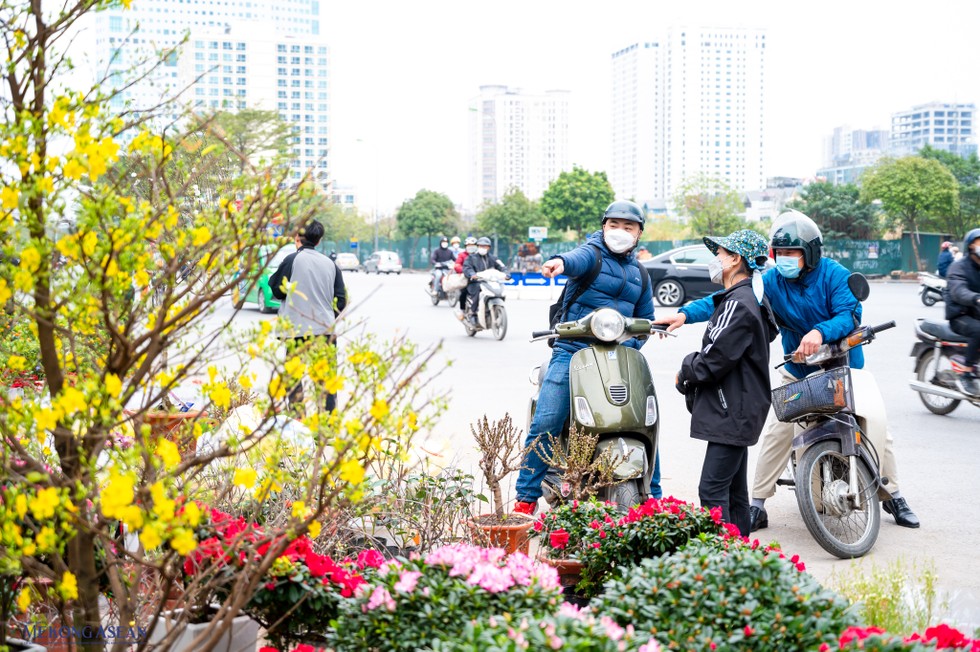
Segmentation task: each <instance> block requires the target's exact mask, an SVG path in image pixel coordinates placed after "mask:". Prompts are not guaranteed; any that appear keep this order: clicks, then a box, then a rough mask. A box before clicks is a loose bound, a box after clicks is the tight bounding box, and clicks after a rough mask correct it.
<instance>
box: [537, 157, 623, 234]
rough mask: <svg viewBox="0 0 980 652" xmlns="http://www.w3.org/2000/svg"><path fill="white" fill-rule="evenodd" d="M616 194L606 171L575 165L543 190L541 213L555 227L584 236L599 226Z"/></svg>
mask: <svg viewBox="0 0 980 652" xmlns="http://www.w3.org/2000/svg"><path fill="white" fill-rule="evenodd" d="M615 197H616V194H615V193H614V192H613V188H612V185H611V184H610V183H609V179H608V178H607V177H606V173H605V172H589V171H588V170H585V169H584V168H580V167H578V166H575V167H573V168H572V170H571V172H562V173H561V174H559V175H558V178H557V179H555V180H554V181H552V182H551V185H549V186H548V189H547V190H545V191H544V195H543V196H542V197H541V212H542V213H543V214H544V216H545V218H547V220H548V223H549V224H551V225H552V226H553V227H555V228H557V229H565V230H574V231H577V232H578V234H579V236H582V235H584V234H586V233H589V232H590V231H594V230H595V229H598V228H599V222H600V220H601V217H602V214H603V213H604V212H605V211H606V207H607V206H609V204H611V203H612V202H613V199H615Z"/></svg>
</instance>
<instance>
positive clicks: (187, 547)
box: [170, 527, 197, 555]
mask: <svg viewBox="0 0 980 652" xmlns="http://www.w3.org/2000/svg"><path fill="white" fill-rule="evenodd" d="M175 532H176V533H175V534H174V536H173V538H172V539H170V547H171V548H173V549H174V550H176V551H177V553H178V554H180V555H189V554H191V552H193V551H194V548H197V540H196V539H195V538H194V533H193V532H191V531H190V530H188V529H187V528H182V527H181V528H177V529H176V531H175Z"/></svg>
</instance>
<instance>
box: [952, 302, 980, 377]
mask: <svg viewBox="0 0 980 652" xmlns="http://www.w3.org/2000/svg"><path fill="white" fill-rule="evenodd" d="M949 327H950V328H951V329H953V332H954V333H956V334H958V335H962V336H963V337H968V338H969V339H970V343H969V345H967V347H966V356H965V357H966V364H967V365H971V366H975V365H976V364H977V362H980V319H977V318H976V317H970V316H969V315H962V316H961V317H957V318H956V319H950V320H949Z"/></svg>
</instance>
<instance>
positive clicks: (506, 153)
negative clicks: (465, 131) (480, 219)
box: [469, 86, 571, 209]
mask: <svg viewBox="0 0 980 652" xmlns="http://www.w3.org/2000/svg"><path fill="white" fill-rule="evenodd" d="M469 110H470V113H471V115H470V207H471V208H473V209H478V208H479V206H480V205H481V204H483V203H485V202H496V201H499V200H500V198H501V197H503V195H504V194H505V193H506V192H507V191H508V190H509V189H510V188H518V189H520V190H521V192H523V193H524V194H525V195H526V196H527V197H528V198H530V199H539V198H540V197H541V195H543V194H544V191H545V190H547V188H548V185H549V184H550V183H551V182H552V181H553V180H554V179H555V178H557V177H558V175H559V174H561V172H563V171H565V170H568V169H570V167H571V165H570V162H569V161H570V159H569V154H568V110H569V93H568V91H561V90H552V91H546V92H544V93H525V92H523V91H521V90H520V89H514V88H508V87H507V86H481V87H480V94H479V95H478V96H477V97H475V98H473V99H472V100H470V105H469Z"/></svg>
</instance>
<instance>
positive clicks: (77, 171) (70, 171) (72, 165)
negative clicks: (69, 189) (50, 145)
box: [61, 158, 85, 181]
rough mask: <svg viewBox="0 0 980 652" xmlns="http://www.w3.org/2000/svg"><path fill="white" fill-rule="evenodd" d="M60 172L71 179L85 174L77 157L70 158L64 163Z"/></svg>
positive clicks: (74, 179)
mask: <svg viewBox="0 0 980 652" xmlns="http://www.w3.org/2000/svg"><path fill="white" fill-rule="evenodd" d="M61 172H62V174H64V175H65V176H66V177H68V178H69V179H71V180H72V181H78V180H79V179H81V178H82V175H83V174H85V166H84V165H82V164H81V163H79V162H78V159H74V158H71V159H68V162H67V163H65V167H64V168H62V170H61Z"/></svg>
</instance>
